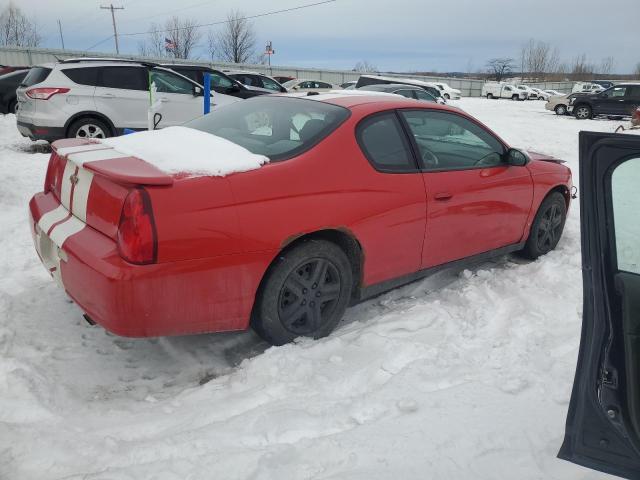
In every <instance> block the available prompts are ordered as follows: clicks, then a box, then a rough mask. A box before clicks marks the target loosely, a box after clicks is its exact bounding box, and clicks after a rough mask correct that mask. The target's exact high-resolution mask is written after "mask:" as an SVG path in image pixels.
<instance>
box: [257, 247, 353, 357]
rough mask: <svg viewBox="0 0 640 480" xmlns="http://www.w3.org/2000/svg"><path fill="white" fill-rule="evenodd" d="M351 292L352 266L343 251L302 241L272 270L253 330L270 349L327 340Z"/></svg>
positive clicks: (279, 257)
mask: <svg viewBox="0 0 640 480" xmlns="http://www.w3.org/2000/svg"><path fill="white" fill-rule="evenodd" d="M352 288H353V273H352V271H351V264H350V263H349V259H348V258H347V255H346V254H345V253H344V251H343V250H342V249H341V248H340V247H338V246H337V245H336V244H334V243H331V242H328V241H325V240H315V239H311V240H307V241H304V242H302V243H300V244H298V245H296V246H294V247H293V248H291V249H290V250H288V251H285V252H284V253H283V254H281V255H279V256H278V258H277V259H276V260H275V261H274V263H273V264H272V265H271V267H270V268H269V271H268V272H267V275H266V276H265V279H264V281H263V283H262V285H261V288H260V291H259V293H258V297H257V299H256V305H255V306H254V310H253V313H252V318H251V326H252V327H253V329H254V330H255V331H256V333H257V334H258V335H260V336H261V337H262V338H263V339H264V340H266V341H267V342H269V343H270V344H272V345H284V344H285V343H289V342H291V341H293V340H294V339H295V338H297V337H312V338H321V337H325V336H327V335H329V334H330V333H331V332H332V331H333V329H334V328H335V327H336V325H338V323H339V322H340V319H341V318H342V316H343V314H344V312H345V310H346V308H347V306H348V305H349V301H350V299H351V291H352Z"/></svg>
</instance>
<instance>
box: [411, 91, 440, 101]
mask: <svg viewBox="0 0 640 480" xmlns="http://www.w3.org/2000/svg"><path fill="white" fill-rule="evenodd" d="M413 93H415V95H416V97H417V98H418V100H424V101H427V102H435V101H436V99H435V97H434V96H433V95H429V94H428V93H427V92H425V91H424V90H413Z"/></svg>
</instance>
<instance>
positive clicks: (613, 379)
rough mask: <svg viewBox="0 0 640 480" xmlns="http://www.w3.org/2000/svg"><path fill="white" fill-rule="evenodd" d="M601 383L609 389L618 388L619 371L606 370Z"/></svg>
mask: <svg viewBox="0 0 640 480" xmlns="http://www.w3.org/2000/svg"><path fill="white" fill-rule="evenodd" d="M600 383H601V384H602V385H603V386H606V387H608V388H615V389H617V388H618V371H617V370H616V369H614V368H605V369H603V370H602V375H601V376H600Z"/></svg>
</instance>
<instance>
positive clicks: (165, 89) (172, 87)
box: [151, 70, 193, 95]
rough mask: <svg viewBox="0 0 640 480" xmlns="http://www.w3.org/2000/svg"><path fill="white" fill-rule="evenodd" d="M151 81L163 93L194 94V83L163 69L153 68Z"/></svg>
mask: <svg viewBox="0 0 640 480" xmlns="http://www.w3.org/2000/svg"><path fill="white" fill-rule="evenodd" d="M151 81H152V82H153V83H155V84H156V89H157V91H158V92H161V93H183V94H188V95H193V84H192V83H191V82H190V81H188V80H187V79H185V78H182V77H179V76H177V75H174V74H173V73H171V72H165V71H163V70H152V71H151Z"/></svg>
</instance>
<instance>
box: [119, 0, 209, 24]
mask: <svg viewBox="0 0 640 480" xmlns="http://www.w3.org/2000/svg"><path fill="white" fill-rule="evenodd" d="M210 3H211V0H207V1H206V2H200V3H196V4H195V5H187V6H186V7H182V8H178V9H176V10H169V11H168V12H162V13H156V14H155V15H145V16H144V17H137V18H127V19H126V20H123V21H121V22H120V23H121V24H122V23H131V22H137V21H138V20H148V19H150V18H157V17H162V16H163V15H169V14H171V13H176V12H182V11H183V10H187V9H189V8H196V7H201V6H203V5H208V4H210Z"/></svg>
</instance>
